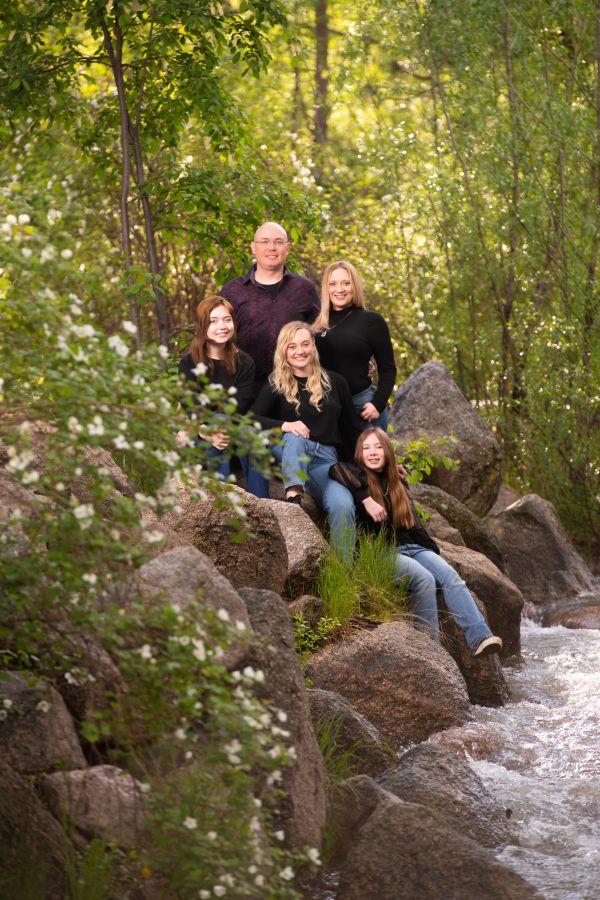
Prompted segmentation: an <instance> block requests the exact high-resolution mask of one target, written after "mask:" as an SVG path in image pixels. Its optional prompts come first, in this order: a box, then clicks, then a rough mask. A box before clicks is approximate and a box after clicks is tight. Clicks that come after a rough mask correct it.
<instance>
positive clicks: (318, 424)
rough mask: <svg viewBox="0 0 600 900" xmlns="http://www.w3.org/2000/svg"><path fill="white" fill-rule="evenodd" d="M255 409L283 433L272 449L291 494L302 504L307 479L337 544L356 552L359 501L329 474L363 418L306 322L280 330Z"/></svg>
mask: <svg viewBox="0 0 600 900" xmlns="http://www.w3.org/2000/svg"><path fill="white" fill-rule="evenodd" d="M253 412H254V415H255V416H256V418H257V419H258V421H259V422H260V423H261V425H262V426H263V427H264V428H277V429H279V430H280V431H281V433H282V434H283V442H282V444H281V446H276V447H274V448H273V453H274V456H275V458H276V459H278V460H279V462H280V463H281V468H282V472H283V483H284V487H285V493H286V500H288V501H289V502H291V503H297V504H298V505H300V506H301V505H302V494H303V492H304V487H305V485H306V487H307V488H308V490H309V491H310V493H311V494H313V496H314V497H315V498H316V500H317V501H318V502H319V503H320V505H321V506H322V507H323V508H324V509H325V511H326V513H327V518H328V522H329V531H330V536H331V542H332V544H333V546H334V548H335V549H336V550H337V551H338V553H340V555H341V556H342V557H343V558H345V559H349V558H351V555H352V548H353V546H354V501H353V499H352V494H351V493H350V491H348V489H347V488H345V487H343V485H341V484H338V483H337V482H336V481H334V480H333V479H332V478H330V477H329V469H330V467H331V466H332V465H333V464H334V463H336V462H337V461H338V451H339V450H343V451H345V455H346V456H348V458H351V457H352V452H353V448H354V443H355V440H356V438H357V437H358V434H359V432H360V421H359V419H358V417H357V415H356V413H355V411H354V407H353V405H352V397H351V395H350V390H349V388H348V385H347V383H346V381H345V380H344V378H342V376H341V375H338V374H337V373H335V372H327V371H325V370H324V369H322V368H321V363H320V361H319V354H318V353H317V350H316V348H315V342H314V338H313V335H312V334H311V332H310V330H309V329H308V327H307V326H306V324H305V323H304V322H290V323H289V324H288V325H284V326H283V328H282V329H281V331H280V332H279V337H278V338H277V346H276V348H275V358H274V368H273V372H272V373H271V375H270V376H269V382H268V384H266V385H265V386H264V387H263V389H262V390H261V392H260V394H259V395H258V398H257V399H256V402H255V403H254V406H253Z"/></svg>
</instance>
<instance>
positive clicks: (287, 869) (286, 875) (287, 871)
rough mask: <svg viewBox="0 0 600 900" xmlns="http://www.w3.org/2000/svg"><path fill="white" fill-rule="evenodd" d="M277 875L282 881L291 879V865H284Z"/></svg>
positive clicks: (292, 873) (292, 872)
mask: <svg viewBox="0 0 600 900" xmlns="http://www.w3.org/2000/svg"><path fill="white" fill-rule="evenodd" d="M279 877H280V878H283V880H284V881H291V880H292V878H293V877H294V870H293V869H292V867H291V866H286V867H285V869H282V870H281V872H280V873H279Z"/></svg>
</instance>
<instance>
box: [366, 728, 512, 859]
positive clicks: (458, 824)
mask: <svg viewBox="0 0 600 900" xmlns="http://www.w3.org/2000/svg"><path fill="white" fill-rule="evenodd" d="M377 780H378V782H379V784H381V786H382V787H384V788H385V789H386V790H387V791H390V793H392V794H395V795H396V796H397V797H399V798H400V799H401V800H405V801H407V802H408V803H421V804H422V805H423V806H426V807H427V808H428V809H431V810H435V811H436V812H439V813H440V814H442V815H443V816H444V818H445V819H446V821H447V822H448V823H449V825H450V826H452V825H453V826H454V828H455V830H456V831H457V832H459V833H461V834H464V835H466V837H469V838H471V839H472V840H474V841H477V843H478V844H482V845H483V846H484V847H500V846H503V845H505V844H507V843H509V842H510V840H511V830H510V828H509V826H508V822H507V818H506V810H505V809H503V808H502V807H500V806H499V805H498V804H497V802H496V801H495V800H494V798H493V797H492V795H491V794H490V793H489V791H488V790H487V788H486V787H485V786H484V784H483V782H482V780H481V779H480V778H479V776H478V775H477V774H476V773H475V772H474V771H473V769H472V768H471V766H470V765H469V763H468V762H467V760H466V759H465V757H464V756H458V755H457V754H456V753H452V752H451V751H450V750H444V749H443V748H442V747H437V746H435V745H433V744H420V745H419V746H418V747H413V748H411V749H410V750H408V751H407V752H406V753H404V754H403V755H402V756H401V757H400V759H399V760H398V764H397V766H396V768H395V769H391V770H389V771H387V772H385V773H384V774H383V775H382V776H380V778H378V779H377Z"/></svg>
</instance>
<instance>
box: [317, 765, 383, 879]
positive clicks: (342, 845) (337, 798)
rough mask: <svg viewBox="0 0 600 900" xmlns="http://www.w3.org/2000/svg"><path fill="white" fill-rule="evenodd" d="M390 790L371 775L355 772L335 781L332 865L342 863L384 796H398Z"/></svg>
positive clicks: (330, 849) (331, 820) (331, 823)
mask: <svg viewBox="0 0 600 900" xmlns="http://www.w3.org/2000/svg"><path fill="white" fill-rule="evenodd" d="M394 799H395V797H394V795H393V794H391V793H390V792H389V791H386V790H384V788H382V787H381V785H380V784H378V783H377V782H376V781H374V780H373V779H372V778H370V777H369V776H368V775H355V776H354V777H353V778H347V779H346V781H342V782H341V783H340V784H338V785H335V787H334V788H333V791H332V796H331V814H330V817H329V832H330V834H331V846H330V847H329V865H330V866H332V867H339V865H340V864H341V863H342V862H343V861H344V860H345V859H346V857H347V856H348V853H349V852H350V850H351V849H352V847H353V846H354V843H355V841H356V839H357V837H358V835H359V833H360V829H361V828H362V826H363V825H364V824H365V822H366V821H367V819H368V818H369V816H370V815H371V814H372V813H373V812H374V811H375V810H376V809H377V807H378V806H379V804H380V803H383V801H384V800H392V801H393V800H394Z"/></svg>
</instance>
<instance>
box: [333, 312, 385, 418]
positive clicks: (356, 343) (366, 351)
mask: <svg viewBox="0 0 600 900" xmlns="http://www.w3.org/2000/svg"><path fill="white" fill-rule="evenodd" d="M329 325H330V327H329V329H328V330H326V331H321V332H317V334H315V343H316V345H317V349H318V351H319V358H320V360H321V363H322V364H323V365H324V366H325V368H326V369H330V370H333V371H334V372H339V373H340V375H343V376H344V378H345V379H346V381H347V382H348V384H349V385H350V393H351V394H359V393H361V392H362V391H365V390H366V389H367V388H368V387H369V386H370V384H371V379H370V378H369V360H370V359H371V357H372V356H373V357H374V358H375V362H376V363H377V377H378V383H377V390H376V392H375V396H374V397H373V400H372V403H373V405H374V406H375V407H376V408H377V409H378V410H379V412H382V411H383V410H384V409H385V407H386V404H387V402H388V399H389V397H390V394H391V393H392V391H393V390H394V382H395V380H396V362H395V360H394V350H393V347H392V340H391V338H390V331H389V328H388V327H387V324H386V321H385V319H384V318H383V316H380V315H379V313H376V312H371V311H370V310H368V309H359V308H358V307H356V306H351V307H350V309H340V310H337V311H336V310H334V309H333V307H331V308H330V312H329Z"/></svg>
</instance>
